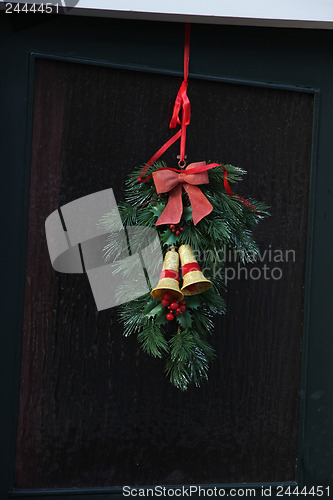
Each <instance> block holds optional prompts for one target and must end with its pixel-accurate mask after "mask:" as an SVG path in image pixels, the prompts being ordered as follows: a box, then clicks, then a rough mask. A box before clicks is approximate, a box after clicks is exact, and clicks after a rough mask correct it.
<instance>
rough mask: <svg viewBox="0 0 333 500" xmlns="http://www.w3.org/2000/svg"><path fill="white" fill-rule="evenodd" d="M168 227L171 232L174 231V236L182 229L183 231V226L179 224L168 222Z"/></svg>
mask: <svg viewBox="0 0 333 500" xmlns="http://www.w3.org/2000/svg"><path fill="white" fill-rule="evenodd" d="M168 227H169V228H170V229H171V231H172V232H173V233H176V236H179V235H180V233H181V232H182V231H184V228H183V227H180V225H179V224H168Z"/></svg>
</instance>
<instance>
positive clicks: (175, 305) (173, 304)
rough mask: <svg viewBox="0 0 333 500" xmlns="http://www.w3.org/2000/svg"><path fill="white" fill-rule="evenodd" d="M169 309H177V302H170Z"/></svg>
mask: <svg viewBox="0 0 333 500" xmlns="http://www.w3.org/2000/svg"><path fill="white" fill-rule="evenodd" d="M170 307H171V309H178V304H177V302H172V304H171V305H170Z"/></svg>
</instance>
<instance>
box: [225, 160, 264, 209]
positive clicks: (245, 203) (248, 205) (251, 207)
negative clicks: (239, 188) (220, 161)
mask: <svg viewBox="0 0 333 500" xmlns="http://www.w3.org/2000/svg"><path fill="white" fill-rule="evenodd" d="M221 167H222V168H223V173H224V175H223V184H224V189H225V190H226V193H227V194H228V195H229V196H232V197H233V198H237V199H238V200H239V201H240V202H241V203H242V204H243V205H244V207H246V208H248V209H249V210H254V211H255V212H258V210H257V209H256V207H254V206H253V205H251V203H249V202H248V201H247V200H245V199H244V198H242V197H241V196H240V195H239V194H234V193H233V192H232V191H231V188H230V185H229V182H228V171H227V169H226V168H225V166H224V165H221Z"/></svg>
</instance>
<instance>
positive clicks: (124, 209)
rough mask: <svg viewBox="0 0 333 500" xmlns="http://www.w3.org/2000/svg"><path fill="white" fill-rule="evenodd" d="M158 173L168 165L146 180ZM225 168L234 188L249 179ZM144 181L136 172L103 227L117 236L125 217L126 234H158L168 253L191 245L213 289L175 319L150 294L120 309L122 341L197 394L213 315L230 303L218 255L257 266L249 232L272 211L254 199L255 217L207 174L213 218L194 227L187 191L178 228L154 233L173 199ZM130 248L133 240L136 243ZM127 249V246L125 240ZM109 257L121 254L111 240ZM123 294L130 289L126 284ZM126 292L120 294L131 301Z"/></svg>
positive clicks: (219, 177)
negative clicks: (129, 340) (133, 343)
mask: <svg viewBox="0 0 333 500" xmlns="http://www.w3.org/2000/svg"><path fill="white" fill-rule="evenodd" d="M161 167H166V165H165V164H164V163H163V162H156V163H154V164H153V165H152V166H151V167H150V171H149V173H153V172H155V171H156V170H158V169H160V168H161ZM224 167H225V169H226V171H227V175H228V181H229V183H231V184H232V183H237V182H239V181H240V180H241V179H242V176H243V175H244V174H245V171H244V170H242V169H240V168H238V167H235V166H233V165H225V166H224ZM140 173H141V168H140V169H139V168H138V169H135V170H134V171H133V172H132V173H131V174H130V175H129V176H128V179H127V182H126V192H125V202H124V203H121V204H120V205H119V206H118V209H119V212H118V213H117V214H115V213H109V214H106V215H105V216H104V217H103V219H102V221H101V224H102V225H104V227H106V228H107V229H109V230H110V233H112V232H113V230H114V224H115V218H116V217H119V215H120V218H121V221H122V224H123V226H124V228H125V229H126V228H128V227H130V226H140V228H141V229H143V228H147V229H148V228H152V227H155V228H156V230H157V232H158V235H159V239H160V242H161V245H162V249H163V253H164V252H166V251H167V250H168V249H169V248H170V246H171V245H176V246H179V245H182V244H189V245H190V246H191V248H192V250H193V252H194V254H195V256H196V259H197V261H198V262H199V264H200V266H201V269H203V270H205V272H204V274H205V276H206V277H207V278H208V279H209V280H211V281H212V283H213V286H212V288H210V289H209V290H207V291H205V292H203V293H201V294H198V295H193V296H185V297H184V301H183V302H182V303H179V304H178V305H177V307H178V309H177V311H176V310H174V311H173V310H172V309H171V306H172V304H171V303H170V302H168V301H167V300H164V301H162V302H161V301H159V300H157V299H155V298H153V297H151V295H150V294H149V293H148V294H145V295H143V296H142V297H139V298H138V299H136V300H132V301H131V302H128V303H125V304H122V305H121V306H120V308H119V315H120V320H121V322H122V323H123V325H124V335H126V336H128V335H132V334H136V335H137V338H138V342H139V344H140V346H141V348H142V349H143V350H144V352H146V353H147V354H149V355H151V356H153V357H157V358H162V359H165V372H166V375H167V376H168V378H169V380H170V382H171V383H172V384H173V385H174V386H175V387H177V388H179V389H181V390H185V389H187V387H188V385H189V384H191V383H193V384H194V385H196V386H200V384H201V382H202V381H203V380H207V378H208V367H209V362H210V361H211V360H212V359H213V358H214V356H215V353H214V349H213V348H212V347H211V345H210V344H209V342H208V336H209V335H210V334H212V333H213V331H214V322H213V317H214V315H216V314H223V313H224V312H225V303H224V300H223V297H222V296H221V294H222V293H223V292H224V289H225V285H224V281H223V268H224V264H225V257H224V255H223V252H221V249H222V248H226V247H227V248H231V249H233V250H234V251H235V253H236V254H237V256H238V257H239V258H240V260H243V261H254V260H255V259H256V256H257V255H258V247H257V245H256V243H255V241H254V239H253V236H252V230H253V229H254V227H255V226H256V224H257V223H258V222H259V221H260V220H262V219H263V218H264V217H266V216H267V215H268V212H267V206H266V205H265V204H263V203H260V202H258V201H256V200H253V199H251V200H249V201H250V203H251V205H252V206H253V208H254V209H250V208H249V206H246V205H245V204H243V203H242V202H241V200H240V199H239V198H238V197H236V196H235V197H233V196H230V195H229V194H228V193H226V191H225V189H224V183H223V179H224V170H223V168H222V167H216V168H214V169H211V170H209V173H208V175H209V184H206V185H202V186H200V189H201V191H202V193H203V194H204V195H205V196H206V197H207V199H208V200H209V201H210V203H211V204H212V206H213V211H212V212H211V213H210V214H208V215H207V216H206V217H204V218H203V219H202V220H201V221H200V222H199V223H198V224H197V225H196V226H194V224H193V221H192V208H191V205H190V202H189V199H188V198H187V195H186V194H185V192H184V191H183V195H182V198H183V213H182V216H181V221H180V223H179V224H178V225H176V226H175V227H172V226H173V225H163V226H155V224H156V221H157V220H158V218H159V217H160V216H161V214H162V212H163V211H164V209H165V207H166V204H167V202H168V194H157V193H156V190H155V186H154V182H153V180H152V179H149V180H148V181H147V182H138V177H139V175H140ZM132 241H133V238H131V243H132ZM127 243H128V242H127ZM140 244H142V233H141V236H140V238H139V241H138V245H139V246H140ZM122 246H126V243H124V240H123V239H122ZM132 251H133V249H132ZM104 252H105V258H106V259H110V258H111V257H112V258H113V259H114V258H115V256H119V255H120V254H121V251H120V249H119V244H118V243H117V238H115V237H114V234H110V237H109V239H108V243H107V245H106V246H105V249H104ZM127 265H128V266H129V268H128V269H125V270H124V269H123V267H124V266H125V267H126V266H127ZM119 266H120V268H119V271H120V272H124V275H126V273H127V275H130V274H131V272H132V271H133V270H132V269H131V268H130V266H131V263H130V260H128V261H127V260H126V259H124V260H122V261H121V262H120V264H119ZM124 281H126V280H124ZM124 287H125V288H126V283H124ZM125 288H124V290H122V291H120V292H119V293H123V294H124V295H126V293H127V291H126V289H125ZM164 303H165V305H164ZM167 304H168V305H167ZM181 305H183V310H182V311H180V308H181ZM171 318H172V319H171Z"/></svg>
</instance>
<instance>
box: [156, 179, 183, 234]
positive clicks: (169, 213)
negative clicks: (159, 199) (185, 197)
mask: <svg viewBox="0 0 333 500" xmlns="http://www.w3.org/2000/svg"><path fill="white" fill-rule="evenodd" d="M182 213H183V201H182V186H181V185H180V184H178V186H176V187H175V188H173V189H172V191H170V194H169V199H168V203H167V205H166V207H165V209H164V210H163V212H162V214H161V215H160V217H159V219H158V220H157V222H156V226H162V224H178V222H180V219H181V216H182Z"/></svg>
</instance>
